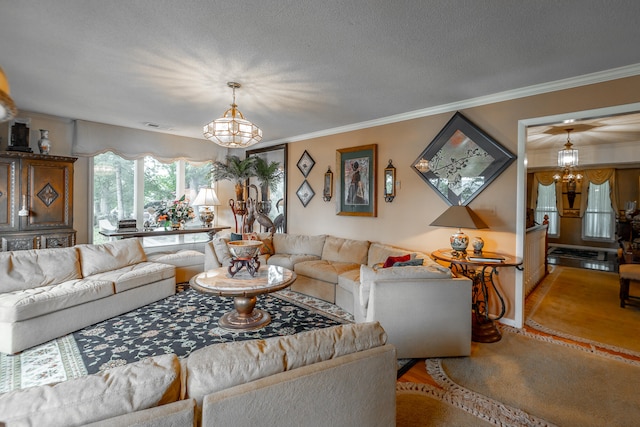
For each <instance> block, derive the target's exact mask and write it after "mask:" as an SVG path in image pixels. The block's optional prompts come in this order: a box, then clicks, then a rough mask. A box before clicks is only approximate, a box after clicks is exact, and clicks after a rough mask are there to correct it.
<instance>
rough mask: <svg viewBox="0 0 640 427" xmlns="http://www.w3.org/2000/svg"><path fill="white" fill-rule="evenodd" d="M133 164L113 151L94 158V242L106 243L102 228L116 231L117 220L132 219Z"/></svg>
mask: <svg viewBox="0 0 640 427" xmlns="http://www.w3.org/2000/svg"><path fill="white" fill-rule="evenodd" d="M134 164H135V162H134V161H131V160H125V159H123V158H122V157H120V156H117V155H115V154H113V153H111V152H107V153H104V154H99V155H97V156H95V157H94V158H93V218H94V227H93V230H94V233H93V242H94V243H100V242H104V241H106V237H104V236H101V235H100V234H99V231H100V229H101V228H102V229H109V228H112V229H115V228H117V227H118V220H120V219H123V218H133V206H134V203H133V185H134V184H133V176H134Z"/></svg>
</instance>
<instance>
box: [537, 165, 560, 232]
mask: <svg viewBox="0 0 640 427" xmlns="http://www.w3.org/2000/svg"><path fill="white" fill-rule="evenodd" d="M558 186H559V185H558V183H556V182H555V181H554V179H553V172H536V173H535V174H534V175H533V186H532V194H531V206H530V207H531V208H532V209H533V210H534V212H535V221H536V223H538V224H542V222H543V221H544V216H545V215H548V216H549V229H548V233H549V236H551V237H558V236H559V235H560V212H562V198H561V197H557V194H561V192H560V191H558Z"/></svg>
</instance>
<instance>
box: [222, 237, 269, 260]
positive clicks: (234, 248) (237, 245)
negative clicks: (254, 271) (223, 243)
mask: <svg viewBox="0 0 640 427" xmlns="http://www.w3.org/2000/svg"><path fill="white" fill-rule="evenodd" d="M261 246H262V242H261V241H259V240H234V241H232V242H227V247H228V248H229V252H231V255H233V256H234V257H235V258H238V259H250V258H253V257H255V256H256V255H257V254H258V251H259V250H260V247H261Z"/></svg>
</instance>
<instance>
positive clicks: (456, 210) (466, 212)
mask: <svg viewBox="0 0 640 427" xmlns="http://www.w3.org/2000/svg"><path fill="white" fill-rule="evenodd" d="M429 225H434V226H438V227H455V228H471V229H479V228H489V226H488V225H487V224H485V222H484V221H483V220H482V219H481V218H480V217H479V216H478V215H477V214H476V213H475V212H474V211H472V210H471V208H470V207H469V206H450V207H449V208H448V209H447V210H446V211H444V213H443V214H442V215H440V216H439V217H438V218H436V219H435V220H434V221H433V222H432V223H431V224H429Z"/></svg>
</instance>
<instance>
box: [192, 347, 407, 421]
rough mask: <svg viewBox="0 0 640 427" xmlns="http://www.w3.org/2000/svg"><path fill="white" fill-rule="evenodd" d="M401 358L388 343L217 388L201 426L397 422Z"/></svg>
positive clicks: (205, 402) (207, 403) (206, 404)
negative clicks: (399, 362) (219, 389)
mask: <svg viewBox="0 0 640 427" xmlns="http://www.w3.org/2000/svg"><path fill="white" fill-rule="evenodd" d="M396 363H397V362H396V351H395V348H394V347H393V346H390V345H384V346H381V347H375V348H372V349H369V350H365V351H360V352H357V353H352V354H348V355H346V356H341V357H338V358H335V359H331V360H327V361H324V362H319V363H314V364H312V365H308V366H304V367H301V368H297V369H293V370H291V371H286V372H282V373H279V374H275V375H271V376H269V377H266V378H262V379H259V380H256V381H252V382H250V383H246V384H242V385H238V386H235V387H231V388H228V389H225V390H222V391H219V392H216V393H212V394H209V395H207V396H205V398H204V400H203V408H202V426H224V425H233V426H247V427H249V426H251V427H253V426H255V425H285V426H294V425H298V426H301V425H304V426H327V425H334V426H355V425H366V426H393V425H395V417H396V409H395V405H396V403H395V388H396ZM327 390H330V392H327ZM248 402H250V403H248ZM239 415H240V416H239Z"/></svg>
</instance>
